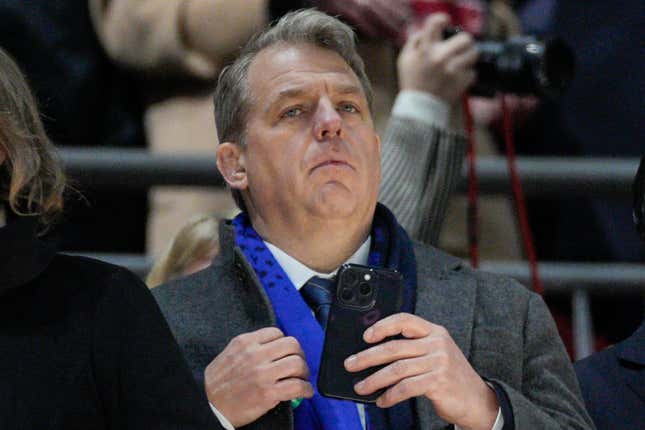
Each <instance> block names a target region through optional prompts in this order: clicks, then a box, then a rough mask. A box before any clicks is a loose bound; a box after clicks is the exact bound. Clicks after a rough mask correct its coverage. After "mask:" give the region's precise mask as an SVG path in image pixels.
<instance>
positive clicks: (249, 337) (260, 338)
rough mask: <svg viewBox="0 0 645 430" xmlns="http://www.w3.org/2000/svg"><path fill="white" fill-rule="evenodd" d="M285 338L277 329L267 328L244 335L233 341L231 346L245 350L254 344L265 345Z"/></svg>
mask: <svg viewBox="0 0 645 430" xmlns="http://www.w3.org/2000/svg"><path fill="white" fill-rule="evenodd" d="M281 337H284V333H282V331H281V330H280V329H279V328H277V327H265V328H261V329H260V330H256V331H252V332H249V333H243V334H241V335H239V336H236V337H234V338H233V340H231V342H230V345H231V346H234V347H237V348H240V349H245V348H247V347H248V346H250V345H252V344H260V345H262V344H264V343H268V342H272V341H274V340H276V339H279V338H281Z"/></svg>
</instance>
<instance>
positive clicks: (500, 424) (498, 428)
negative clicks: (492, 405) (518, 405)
mask: <svg viewBox="0 0 645 430" xmlns="http://www.w3.org/2000/svg"><path fill="white" fill-rule="evenodd" d="M503 428H504V417H503V416H502V408H499V409H498V410H497V419H495V424H493V428H492V429H491V430H502V429H503ZM455 430H461V427H459V426H455Z"/></svg>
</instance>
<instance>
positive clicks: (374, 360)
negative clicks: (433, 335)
mask: <svg viewBox="0 0 645 430" xmlns="http://www.w3.org/2000/svg"><path fill="white" fill-rule="evenodd" d="M428 349H429V346H428V342H427V341H426V340H425V339H416V340H409V339H402V340H391V341H389V342H385V343H382V344H379V345H376V346H373V347H371V348H369V349H366V350H365V351H361V352H359V353H358V354H355V355H353V356H351V357H348V358H347V360H345V368H346V369H347V370H348V371H349V372H359V371H361V370H364V369H368V368H370V367H374V366H379V365H381V364H388V363H392V362H393V361H396V360H401V359H404V358H412V357H418V356H420V355H424V354H427V353H428V352H429V351H428Z"/></svg>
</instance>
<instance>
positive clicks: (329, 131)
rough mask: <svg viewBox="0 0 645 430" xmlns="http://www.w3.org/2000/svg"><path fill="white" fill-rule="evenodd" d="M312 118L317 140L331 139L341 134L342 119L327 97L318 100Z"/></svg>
mask: <svg viewBox="0 0 645 430" xmlns="http://www.w3.org/2000/svg"><path fill="white" fill-rule="evenodd" d="M313 120H314V135H315V136H316V139H317V140H326V139H333V138H335V137H339V136H340V135H341V131H342V127H343V119H342V118H341V117H340V115H339V113H338V111H337V110H336V108H335V107H334V105H333V104H332V102H331V100H329V99H327V98H323V99H321V100H320V102H319V103H318V106H317V107H316V113H315V114H314V118H313Z"/></svg>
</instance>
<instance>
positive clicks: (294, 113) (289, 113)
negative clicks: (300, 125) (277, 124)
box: [282, 107, 302, 118]
mask: <svg viewBox="0 0 645 430" xmlns="http://www.w3.org/2000/svg"><path fill="white" fill-rule="evenodd" d="M301 113H302V108H299V107H293V108H291V109H289V110H287V111H285V112H284V113H283V114H282V116H283V117H284V118H294V117H297V116H298V115H300V114H301Z"/></svg>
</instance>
